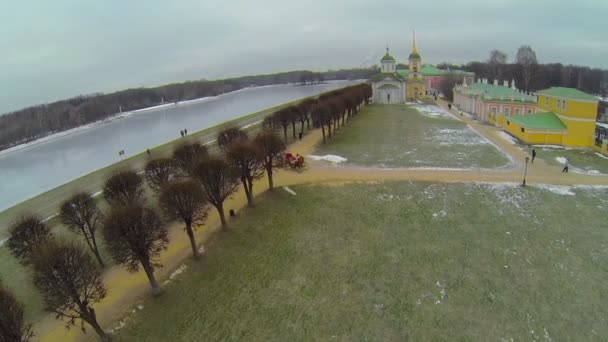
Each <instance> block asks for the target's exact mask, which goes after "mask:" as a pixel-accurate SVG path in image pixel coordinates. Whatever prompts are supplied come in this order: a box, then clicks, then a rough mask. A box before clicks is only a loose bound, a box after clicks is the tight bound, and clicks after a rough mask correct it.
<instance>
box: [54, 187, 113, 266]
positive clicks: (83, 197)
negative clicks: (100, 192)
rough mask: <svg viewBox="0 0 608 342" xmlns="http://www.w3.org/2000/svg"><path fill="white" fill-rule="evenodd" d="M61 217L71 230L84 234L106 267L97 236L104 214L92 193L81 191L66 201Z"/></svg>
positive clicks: (102, 264)
mask: <svg viewBox="0 0 608 342" xmlns="http://www.w3.org/2000/svg"><path fill="white" fill-rule="evenodd" d="M59 218H60V219H61V223H63V224H64V225H65V226H66V227H68V229H69V230H71V231H72V232H74V233H76V234H80V235H82V236H84V240H85V241H86V242H87V245H88V246H89V249H90V250H91V252H93V254H94V255H95V257H96V258H97V262H99V265H101V267H104V266H105V265H104V263H103V260H102V259H101V255H100V254H99V248H98V247H97V239H96V237H95V232H96V231H97V228H98V227H99V224H100V221H101V219H102V214H101V211H100V210H99V208H98V207H97V204H95V200H94V199H93V197H92V196H91V194H90V193H88V192H80V193H77V194H74V195H73V196H72V197H70V198H69V199H68V200H66V201H64V202H63V203H62V204H61V207H60V208H59Z"/></svg>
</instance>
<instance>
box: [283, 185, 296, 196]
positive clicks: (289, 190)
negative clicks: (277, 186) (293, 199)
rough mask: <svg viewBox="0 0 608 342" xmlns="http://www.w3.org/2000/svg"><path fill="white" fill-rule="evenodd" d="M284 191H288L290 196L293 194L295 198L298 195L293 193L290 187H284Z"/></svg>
mask: <svg viewBox="0 0 608 342" xmlns="http://www.w3.org/2000/svg"><path fill="white" fill-rule="evenodd" d="M283 190H285V191H287V192H288V193H290V194H292V195H294V196H295V195H296V192H295V191H293V190H291V189H290V188H289V187H286V186H284V187H283Z"/></svg>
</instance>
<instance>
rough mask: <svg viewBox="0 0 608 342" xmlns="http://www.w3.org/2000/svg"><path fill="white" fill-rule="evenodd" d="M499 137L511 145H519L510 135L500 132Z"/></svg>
mask: <svg viewBox="0 0 608 342" xmlns="http://www.w3.org/2000/svg"><path fill="white" fill-rule="evenodd" d="M498 136H499V137H501V138H503V139H504V140H506V141H507V142H508V143H509V144H512V145H515V144H517V139H515V138H514V137H513V136H511V135H510V134H509V133H507V132H504V131H500V132H498Z"/></svg>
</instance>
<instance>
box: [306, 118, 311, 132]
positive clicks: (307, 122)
mask: <svg viewBox="0 0 608 342" xmlns="http://www.w3.org/2000/svg"><path fill="white" fill-rule="evenodd" d="M306 129H308V130H310V119H309V118H306Z"/></svg>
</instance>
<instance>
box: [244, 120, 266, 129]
mask: <svg viewBox="0 0 608 342" xmlns="http://www.w3.org/2000/svg"><path fill="white" fill-rule="evenodd" d="M262 121H264V120H259V121H256V122H254V123H250V124H249V125H245V126H243V127H241V128H243V129H245V128H249V127H253V126H255V125H258V124H260V123H261V122H262Z"/></svg>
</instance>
